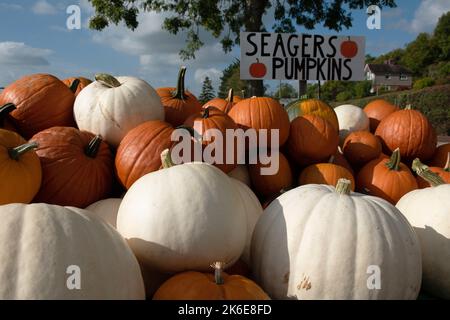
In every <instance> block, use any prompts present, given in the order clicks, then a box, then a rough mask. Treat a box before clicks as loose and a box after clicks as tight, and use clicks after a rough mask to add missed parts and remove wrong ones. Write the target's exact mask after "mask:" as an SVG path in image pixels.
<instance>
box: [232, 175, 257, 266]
mask: <svg viewBox="0 0 450 320" xmlns="http://www.w3.org/2000/svg"><path fill="white" fill-rule="evenodd" d="M231 180H232V181H233V183H234V185H235V187H236V189H237V190H238V191H239V194H240V196H241V200H242V203H243V205H244V209H245V213H246V217H247V240H246V242H245V248H244V252H243V253H242V256H241V259H242V261H244V262H245V264H246V265H247V266H249V267H251V261H250V249H251V244H252V236H253V230H254V229H255V226H256V223H257V222H258V220H259V218H260V217H261V215H262V213H263V208H262V206H261V203H260V202H259V200H258V198H257V197H256V195H255V194H254V193H253V191H252V190H251V189H250V188H249V187H247V186H246V185H245V184H244V183H242V182H240V181H238V180H235V179H231Z"/></svg>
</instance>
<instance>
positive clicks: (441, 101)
mask: <svg viewBox="0 0 450 320" xmlns="http://www.w3.org/2000/svg"><path fill="white" fill-rule="evenodd" d="M375 99H385V100H387V101H389V102H391V103H394V104H396V105H398V106H400V107H401V108H403V107H405V106H406V105H407V104H411V106H412V108H413V109H416V110H419V111H421V112H422V113H423V114H425V115H426V116H427V117H428V119H429V120H430V121H431V123H432V124H433V126H434V128H435V129H436V132H437V134H438V135H450V84H446V85H438V86H433V87H428V88H424V89H412V90H405V91H397V92H390V93H386V94H382V95H379V96H371V97H366V98H362V99H352V100H347V101H344V102H331V103H330V105H331V106H333V107H337V106H339V105H342V104H353V105H355V106H359V107H361V108H363V107H364V106H365V105H366V104H367V103H369V102H370V101H372V100H375Z"/></svg>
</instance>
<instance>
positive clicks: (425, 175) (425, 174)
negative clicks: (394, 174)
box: [412, 158, 445, 187]
mask: <svg viewBox="0 0 450 320" xmlns="http://www.w3.org/2000/svg"><path fill="white" fill-rule="evenodd" d="M412 169H413V171H414V172H415V173H417V175H418V176H419V177H421V178H422V179H424V180H425V181H426V182H428V183H429V184H430V186H432V187H436V186H439V185H441V184H445V181H444V180H442V178H441V177H440V176H439V175H438V174H436V173H434V172H433V171H431V170H430V168H429V167H428V166H427V165H425V164H423V163H422V162H420V160H419V158H416V159H414V161H413V163H412Z"/></svg>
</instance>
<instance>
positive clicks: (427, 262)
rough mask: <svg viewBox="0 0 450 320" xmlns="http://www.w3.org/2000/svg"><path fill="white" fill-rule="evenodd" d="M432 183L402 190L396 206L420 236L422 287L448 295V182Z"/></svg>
mask: <svg viewBox="0 0 450 320" xmlns="http://www.w3.org/2000/svg"><path fill="white" fill-rule="evenodd" d="M413 167H414V164H413ZM424 178H426V177H425V176H424ZM441 183H442V182H441ZM433 185H434V186H433V187H429V188H425V189H417V190H414V191H411V192H409V193H407V194H405V195H404V196H403V197H402V198H400V200H399V201H398V202H397V205H396V207H397V208H398V209H399V210H400V211H401V212H402V213H403V214H404V215H405V216H406V218H407V219H408V221H409V222H410V223H411V225H412V226H413V227H414V229H415V231H416V233H417V235H418V237H419V241H420V245H421V249H422V266H423V279H422V281H423V288H424V289H425V291H426V292H428V293H431V294H433V295H434V296H436V297H440V298H444V299H450V184H440V183H436V184H435V183H433Z"/></svg>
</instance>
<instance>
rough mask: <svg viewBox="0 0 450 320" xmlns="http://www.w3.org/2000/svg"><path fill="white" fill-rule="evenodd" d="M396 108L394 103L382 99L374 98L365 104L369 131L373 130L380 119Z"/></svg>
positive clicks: (396, 109)
mask: <svg viewBox="0 0 450 320" xmlns="http://www.w3.org/2000/svg"><path fill="white" fill-rule="evenodd" d="M398 110H399V108H398V107H397V106H396V105H393V104H392V103H390V102H388V101H386V100H384V99H375V100H372V101H370V102H369V103H368V104H366V106H365V107H364V112H365V113H366V115H367V116H368V117H369V121H370V132H375V130H376V129H377V127H378V125H379V124H380V122H381V120H383V119H384V118H386V117H387V116H388V115H390V114H391V113H394V112H395V111H398Z"/></svg>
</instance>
